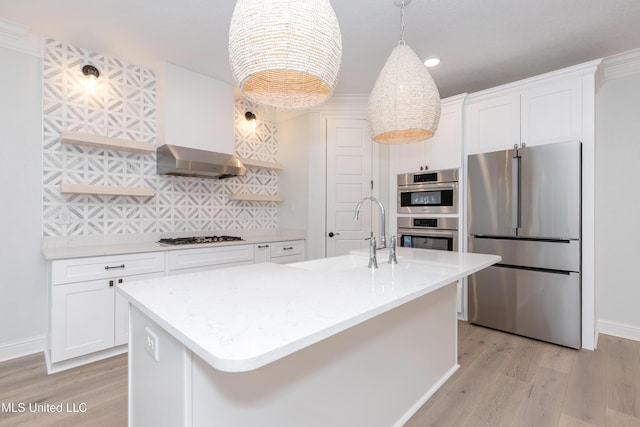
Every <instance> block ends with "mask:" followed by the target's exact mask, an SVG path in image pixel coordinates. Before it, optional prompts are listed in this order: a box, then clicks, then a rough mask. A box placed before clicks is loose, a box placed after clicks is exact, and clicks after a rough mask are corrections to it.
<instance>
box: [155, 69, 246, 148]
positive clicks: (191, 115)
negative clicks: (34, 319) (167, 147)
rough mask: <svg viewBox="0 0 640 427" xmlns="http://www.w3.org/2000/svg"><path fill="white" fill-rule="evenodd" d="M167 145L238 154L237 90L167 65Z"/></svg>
mask: <svg viewBox="0 0 640 427" xmlns="http://www.w3.org/2000/svg"><path fill="white" fill-rule="evenodd" d="M164 71H165V73H164V86H163V87H164V93H163V99H164V102H163V105H164V140H163V141H162V143H163V144H171V145H179V146H182V147H190V148H197V149H199V150H207V151H215V152H219V153H225V154H234V138H233V87H232V86H231V85H230V84H228V83H224V82H221V81H218V80H215V79H212V78H211V77H207V76H205V75H202V74H199V73H194V72H193V71H189V70H187V69H185V68H181V67H178V66H175V65H172V64H167V65H166V67H165V70H164Z"/></svg>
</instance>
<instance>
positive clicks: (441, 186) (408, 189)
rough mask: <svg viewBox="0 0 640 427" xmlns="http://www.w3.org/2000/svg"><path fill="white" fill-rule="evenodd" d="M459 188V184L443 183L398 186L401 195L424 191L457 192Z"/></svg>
mask: <svg viewBox="0 0 640 427" xmlns="http://www.w3.org/2000/svg"><path fill="white" fill-rule="evenodd" d="M456 188H458V183H457V182H442V183H434V184H416V185H403V186H398V192H399V193H413V192H414V191H424V190H434V191H435V190H455V189H456Z"/></svg>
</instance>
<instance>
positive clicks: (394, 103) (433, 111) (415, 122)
mask: <svg viewBox="0 0 640 427" xmlns="http://www.w3.org/2000/svg"><path fill="white" fill-rule="evenodd" d="M409 2H410V0H396V1H395V4H396V5H397V6H400V8H401V31H400V42H399V43H398V46H396V47H395V48H394V49H393V51H392V52H391V55H390V56H389V59H387V62H386V63H385V64H384V67H383V68H382V71H380V74H379V75H378V79H377V80H376V83H375V85H374V86H373V90H372V91H371V94H370V95H369V107H368V114H367V120H368V123H369V131H370V132H371V137H372V138H373V140H374V141H376V142H379V143H382V144H402V143H409V142H416V141H422V140H425V139H429V138H431V137H432V136H433V135H434V134H435V132H436V130H437V129H438V122H439V121H440V94H439V93H438V88H437V87H436V84H435V83H434V81H433V79H432V78H431V74H429V71H427V67H425V65H424V64H423V63H422V61H420V58H418V55H416V54H415V52H414V51H413V49H411V48H410V47H409V46H407V45H406V44H405V42H404V6H406V5H407V4H408V3H409Z"/></svg>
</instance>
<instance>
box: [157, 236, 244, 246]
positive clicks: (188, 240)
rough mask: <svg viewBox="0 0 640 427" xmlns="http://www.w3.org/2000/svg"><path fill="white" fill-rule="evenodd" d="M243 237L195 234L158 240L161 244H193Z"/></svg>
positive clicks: (231, 240) (240, 239) (227, 240)
mask: <svg viewBox="0 0 640 427" xmlns="http://www.w3.org/2000/svg"><path fill="white" fill-rule="evenodd" d="M242 240H243V239H242V237H238V236H193V237H176V238H166V239H160V240H158V243H160V244H161V245H167V246H175V245H193V244H198V243H218V242H234V241H242Z"/></svg>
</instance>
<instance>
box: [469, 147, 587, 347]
mask: <svg viewBox="0 0 640 427" xmlns="http://www.w3.org/2000/svg"><path fill="white" fill-rule="evenodd" d="M580 177H581V145H580V143H579V142H567V143H559V144H550V145H542V146H536V147H525V148H514V149H513V150H506V151H498V152H492V153H484V154H476V155H471V156H469V158H468V180H469V185H468V199H467V200H468V207H469V221H468V232H469V251H470V252H478V253H493V254H498V255H500V256H502V261H501V262H500V263H499V264H496V265H494V266H492V267H489V268H487V269H485V270H483V271H481V272H478V273H476V274H473V275H471V276H469V280H468V294H469V304H468V307H469V313H468V314H469V321H470V322H471V323H475V324H478V325H483V326H488V327H491V328H495V329H500V330H503V331H507V332H512V333H515V334H519V335H524V336H528V337H531V338H536V339H539V340H543V341H548V342H552V343H556V344H560V345H564V346H567V347H573V348H580V346H581V276H580V269H581V245H580V238H581V233H580V229H581V225H580V218H581V178H580Z"/></svg>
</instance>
